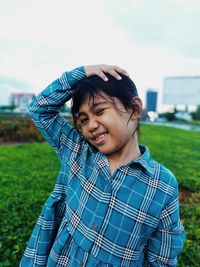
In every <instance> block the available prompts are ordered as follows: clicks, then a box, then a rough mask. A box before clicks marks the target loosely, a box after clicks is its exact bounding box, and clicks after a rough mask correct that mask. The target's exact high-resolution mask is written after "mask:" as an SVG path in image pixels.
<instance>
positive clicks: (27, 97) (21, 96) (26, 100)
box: [9, 93, 34, 112]
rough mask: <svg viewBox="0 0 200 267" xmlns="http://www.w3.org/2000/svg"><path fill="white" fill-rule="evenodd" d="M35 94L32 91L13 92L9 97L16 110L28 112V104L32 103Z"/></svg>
mask: <svg viewBox="0 0 200 267" xmlns="http://www.w3.org/2000/svg"><path fill="white" fill-rule="evenodd" d="M33 97H34V94H32V93H12V94H11V95H10V98H9V103H10V105H14V106H16V109H15V111H17V112H27V106H28V104H30V103H31V101H32V99H33Z"/></svg>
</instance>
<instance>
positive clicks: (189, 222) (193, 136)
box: [0, 125, 200, 267]
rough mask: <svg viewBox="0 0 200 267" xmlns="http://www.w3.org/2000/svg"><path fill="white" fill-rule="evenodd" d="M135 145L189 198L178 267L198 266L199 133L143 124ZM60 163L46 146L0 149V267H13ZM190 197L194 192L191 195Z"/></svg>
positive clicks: (183, 206) (184, 207)
mask: <svg viewBox="0 0 200 267" xmlns="http://www.w3.org/2000/svg"><path fill="white" fill-rule="evenodd" d="M141 131H142V135H141V139H140V143H143V144H146V145H147V146H149V148H150V151H151V154H152V156H153V158H154V159H156V160H157V161H159V162H161V163H163V164H164V165H165V166H166V167H168V168H169V169H170V170H171V171H172V172H173V173H174V174H175V175H176V177H177V179H178V181H179V185H180V187H181V188H185V189H187V191H185V192H189V193H190V194H189V198H188V199H187V201H184V202H183V203H182V204H181V216H182V221H183V223H184V226H185V228H186V232H187V241H186V244H185V247H184V250H183V253H182V254H181V255H180V256H179V262H180V263H179V266H181V267H183V266H186V267H189V266H191V267H195V266H199V262H200V256H199V253H198V252H199V250H200V247H199V244H200V228H199V225H200V207H199V204H200V203H199V197H200V193H199V189H200V153H199V151H200V138H199V137H200V134H199V133H197V132H196V133H195V132H189V131H184V130H179V129H174V128H169V127H163V126H150V125H142V127H141ZM59 164H60V163H59V160H58V158H57V157H56V155H55V154H54V151H53V150H52V149H51V147H50V146H49V145H48V144H46V143H33V144H25V145H12V146H4V147H0V182H1V186H0V258H1V259H0V267H6V266H12V267H15V266H18V264H19V260H20V258H21V256H22V253H23V250H24V248H25V246H26V242H27V240H28V238H29V236H30V234H31V231H32V229H33V226H34V224H35V223H36V220H37V217H38V215H39V213H40V210H41V208H42V206H43V204H44V201H45V200H46V198H47V197H48V195H49V194H50V192H51V191H52V189H53V186H54V183H55V181H56V176H57V173H58V171H59V166H60V165H59ZM192 192H193V193H192Z"/></svg>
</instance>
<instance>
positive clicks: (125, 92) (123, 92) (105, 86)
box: [71, 74, 139, 128]
mask: <svg viewBox="0 0 200 267" xmlns="http://www.w3.org/2000/svg"><path fill="white" fill-rule="evenodd" d="M106 76H107V77H108V81H104V80H103V79H102V78H100V77H99V76H97V75H95V76H91V77H85V78H84V79H83V80H82V81H81V82H80V83H79V85H78V86H77V88H76V89H75V92H74V94H73V96H72V107H71V113H72V116H73V119H74V124H75V126H76V127H77V114H78V112H79V109H80V107H81V105H82V104H83V102H84V101H85V99H86V97H88V96H89V100H90V99H91V98H92V99H94V97H95V96H96V95H101V93H102V92H103V93H105V94H106V95H108V97H109V98H110V100H111V101H112V102H113V103H114V97H115V98H117V99H119V100H120V101H121V103H122V104H123V106H124V108H125V109H126V110H132V114H133V113H134V112H135V111H138V106H137V105H135V104H134V101H133V98H134V97H135V96H138V92H137V88H136V86H135V84H134V82H133V81H132V80H131V79H130V78H129V77H127V76H125V75H122V74H120V76H121V77H122V79H121V80H117V79H116V78H114V77H113V76H111V75H109V74H106ZM101 96H102V95H101ZM132 114H131V116H132ZM131 116H130V117H131ZM138 128H139V125H138Z"/></svg>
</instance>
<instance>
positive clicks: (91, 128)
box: [88, 119, 99, 132]
mask: <svg viewBox="0 0 200 267" xmlns="http://www.w3.org/2000/svg"><path fill="white" fill-rule="evenodd" d="M98 127H99V123H98V121H97V120H95V119H89V122H88V130H89V132H93V131H95V130H96V129H97V128H98Z"/></svg>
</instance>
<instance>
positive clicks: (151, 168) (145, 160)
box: [130, 145, 155, 178]
mask: <svg viewBox="0 0 200 267" xmlns="http://www.w3.org/2000/svg"><path fill="white" fill-rule="evenodd" d="M139 148H140V152H141V156H140V157H139V158H138V159H135V160H132V161H131V162H130V164H131V163H133V164H134V163H138V164H140V165H141V166H142V167H143V168H144V169H145V170H147V172H148V173H149V174H150V176H151V177H152V178H153V177H154V176H155V162H154V160H153V159H152V157H151V155H150V152H149V149H148V147H146V146H144V145H139Z"/></svg>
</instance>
